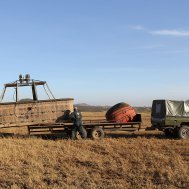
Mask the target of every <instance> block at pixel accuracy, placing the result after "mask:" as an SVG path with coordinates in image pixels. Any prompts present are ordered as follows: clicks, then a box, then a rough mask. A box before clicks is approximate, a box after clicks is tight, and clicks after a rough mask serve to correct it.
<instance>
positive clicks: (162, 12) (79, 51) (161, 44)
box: [0, 0, 189, 106]
mask: <svg viewBox="0 0 189 189" xmlns="http://www.w3.org/2000/svg"><path fill="white" fill-rule="evenodd" d="M188 7H189V1H187V0H183V1H178V0H167V1H163V0H159V1H151V0H146V1H139V0H133V1H130V0H105V1H100V0H95V1H87V0H80V1H76V0H70V1H64V0H56V1H50V0H41V1H37V0H33V1H24V0H17V1H13V0H9V1H1V2H0V24H1V30H0V62H1V74H0V86H1V88H3V84H4V83H7V82H11V81H14V80H16V79H18V75H19V74H27V73H29V74H30V75H31V77H32V78H34V79H39V80H46V81H47V82H48V83H49V86H50V88H51V89H52V91H53V93H54V95H55V96H56V97H57V98H66V97H73V98H74V99H75V103H87V104H90V105H110V106H111V105H114V104H116V103H118V102H127V103H128V104H130V105H132V106H151V103H152V100H153V99H175V100H188V99H189V87H188V83H189V77H188V70H189V63H188V60H189V24H187V23H188V18H189V11H188Z"/></svg>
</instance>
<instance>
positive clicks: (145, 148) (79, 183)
mask: <svg viewBox="0 0 189 189" xmlns="http://www.w3.org/2000/svg"><path fill="white" fill-rule="evenodd" d="M84 115H85V116H87V115H89V116H91V115H92V117H93V118H94V116H93V115H94V114H84ZM96 115H97V114H96ZM101 115H102V114H101ZM98 116H100V114H98ZM147 126H150V116H149V114H148V113H145V114H143V127H147ZM2 132H5V131H2ZM6 132H9V133H17V134H18V133H21V134H19V135H12V136H11V135H9V136H7V137H1V138H0V146H1V151H0V188H14V189H16V188H189V141H182V140H177V139H173V138H166V137H165V136H164V135H163V134H162V133H161V132H158V131H148V132H136V133H126V132H119V133H112V132H111V133H108V134H107V135H106V138H105V139H103V140H100V141H92V140H78V141H71V140H66V139H63V140H62V139H57V140H50V139H48V140H44V139H41V138H37V137H28V136H27V135H25V133H26V131H25V130H24V129H20V130H16V129H14V130H13V129H11V130H7V131H6Z"/></svg>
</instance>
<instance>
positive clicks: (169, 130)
mask: <svg viewBox="0 0 189 189" xmlns="http://www.w3.org/2000/svg"><path fill="white" fill-rule="evenodd" d="M164 133H165V135H166V136H172V135H173V131H172V130H171V129H165V130H164Z"/></svg>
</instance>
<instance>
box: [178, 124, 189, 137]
mask: <svg viewBox="0 0 189 189" xmlns="http://www.w3.org/2000/svg"><path fill="white" fill-rule="evenodd" d="M178 137H179V138H180V139H189V126H186V125H183V126H181V127H180V128H179V130H178Z"/></svg>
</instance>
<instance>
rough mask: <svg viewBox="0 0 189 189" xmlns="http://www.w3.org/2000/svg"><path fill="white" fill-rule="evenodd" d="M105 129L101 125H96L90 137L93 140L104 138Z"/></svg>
mask: <svg viewBox="0 0 189 189" xmlns="http://www.w3.org/2000/svg"><path fill="white" fill-rule="evenodd" d="M104 135H105V134H104V130H103V129H102V128H100V127H95V128H93V129H92V130H91V134H90V137H91V138H92V139H93V140H98V139H103V138H104Z"/></svg>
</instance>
